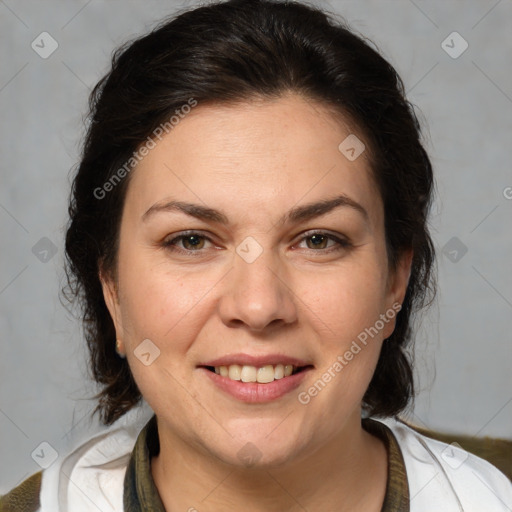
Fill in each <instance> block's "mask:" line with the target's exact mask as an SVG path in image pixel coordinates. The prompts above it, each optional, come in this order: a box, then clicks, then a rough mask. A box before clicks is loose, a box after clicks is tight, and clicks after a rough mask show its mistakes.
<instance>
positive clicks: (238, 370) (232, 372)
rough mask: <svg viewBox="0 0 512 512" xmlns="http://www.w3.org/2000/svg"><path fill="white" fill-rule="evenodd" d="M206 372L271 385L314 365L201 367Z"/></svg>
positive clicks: (230, 378) (240, 380)
mask: <svg viewBox="0 0 512 512" xmlns="http://www.w3.org/2000/svg"><path fill="white" fill-rule="evenodd" d="M200 368H205V369H206V370H208V371H210V372H212V373H215V374H217V375H219V376H220V377H224V378H226V379H229V380H232V381H239V382H242V383H254V382H257V383H258V384H270V383H272V382H274V381H276V380H281V379H286V378H288V377H291V376H293V375H296V374H298V373H301V372H304V371H306V370H309V369H311V368H313V365H303V366H298V365H292V364H284V363H278V364H275V365H273V364H266V365H262V366H253V365H239V364H230V365H219V366H208V365H204V366H200Z"/></svg>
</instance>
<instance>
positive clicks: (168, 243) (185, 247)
mask: <svg viewBox="0 0 512 512" xmlns="http://www.w3.org/2000/svg"><path fill="white" fill-rule="evenodd" d="M205 241H208V242H211V240H210V238H208V237H207V236H205V235H202V234H200V233H198V232H197V231H187V232H186V233H183V234H181V235H179V236H177V237H174V238H172V239H170V240H165V241H164V242H163V244H162V245H163V246H164V247H165V248H167V249H169V250H171V251H178V252H188V253H190V252H200V251H201V250H202V249H204V245H205V243H206V242H205ZM178 244H182V246H181V247H179V246H178Z"/></svg>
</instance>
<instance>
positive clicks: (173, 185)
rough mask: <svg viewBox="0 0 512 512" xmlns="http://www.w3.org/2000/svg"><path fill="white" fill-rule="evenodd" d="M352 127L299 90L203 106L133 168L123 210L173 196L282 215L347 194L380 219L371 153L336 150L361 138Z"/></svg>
mask: <svg viewBox="0 0 512 512" xmlns="http://www.w3.org/2000/svg"><path fill="white" fill-rule="evenodd" d="M354 132H357V130H356V128H355V127H354V126H350V124H349V123H348V122H347V121H346V120H345V119H343V118H341V117H338V118H336V119H335V118H334V116H333V115H332V114H331V113H330V112H329V111H328V110H327V109H326V108H325V107H323V106H322V105H321V104H319V103H316V102H313V101H311V100H306V99H304V98H302V97H300V96H297V95H288V96H286V97H283V98H279V99H276V100H271V101H270V100H259V101H251V102H246V103H241V104H236V105H225V104H222V105H198V106H196V107H195V108H194V109H193V110H192V111H191V112H190V113H189V114H187V115H185V116H183V118H182V119H181V120H180V121H179V123H178V124H176V125H175V126H174V128H173V129H172V130H171V131H170V132H169V133H168V134H167V135H165V136H164V137H163V138H162V139H161V140H160V141H159V142H157V144H156V147H155V148H154V149H152V150H151V151H150V152H149V153H148V154H147V155H146V156H145V157H144V158H143V160H142V161H141V162H140V163H139V164H138V165H137V167H136V169H135V170H134V171H132V176H131V180H130V185H129V188H128V194H127V198H126V203H127V205H126V207H127V208H128V207H129V209H130V210H133V211H134V212H137V213H138V214H140V215H142V214H143V213H144V212H145V211H146V210H147V209H148V208H150V207H151V206H152V205H153V204H154V203H156V202H159V201H162V200H165V199H166V198H171V197H172V198H174V199H179V200H188V201H191V202H194V203H202V204H203V205H208V206H214V207H216V208H219V207H220V208H222V209H223V210H225V211H228V210H229V209H230V208H231V209H232V210H233V214H235V215H236V214H242V215H247V214H248V212H250V213H251V217H254V218H256V217H257V215H258V213H261V214H262V215H276V216H279V217H280V216H281V213H282V211H284V210H287V209H289V208H291V207H292V206H294V205H295V204H297V203H298V202H304V203H309V202H312V201H314V200H318V199H325V198H326V197H327V196H328V197H332V196H333V195H337V194H345V195H347V196H349V197H351V198H352V199H354V200H355V201H357V202H359V203H362V204H363V205H364V207H365V209H366V210H367V211H368V212H369V214H370V217H372V216H374V217H375V216H377V217H378V216H379V215H380V213H381V212H380V211H379V202H380V196H379V194H378V190H377V189H376V187H375V184H374V182H373V179H372V176H371V172H370V168H369V164H368V158H367V155H366V154H365V152H364V151H363V153H362V154H361V155H360V156H359V157H358V158H356V159H355V160H350V159H349V158H347V156H346V154H344V153H343V151H340V148H339V146H340V143H342V142H343V141H345V140H346V139H347V137H349V136H350V137H354V136H357V137H358V139H360V140H362V137H361V135H356V133H354ZM348 140H349V141H351V140H352V139H350V138H349V139H348ZM345 145H346V144H345ZM342 149H344V146H343V144H342ZM356 149H360V148H356ZM242 205H243V208H240V207H241V206H242Z"/></svg>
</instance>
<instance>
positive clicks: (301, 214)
mask: <svg viewBox="0 0 512 512" xmlns="http://www.w3.org/2000/svg"><path fill="white" fill-rule="evenodd" d="M341 207H345V208H351V209H352V210H355V211H357V212H358V213H359V214H360V215H361V216H362V217H363V218H364V221H365V222H366V223H369V220H370V218H369V215H368V212H367V211H366V210H365V209H364V207H363V206H362V205H360V204H359V203H358V202H356V201H354V200H353V199H351V198H350V197H348V196H346V195H340V196H336V197H334V198H332V199H324V200H322V201H317V202H314V203H308V204H305V205H302V206H297V207H295V208H292V209H291V210H289V211H288V212H286V213H285V214H284V215H283V216H282V217H281V218H280V219H279V221H278V224H288V223H290V224H296V223H298V222H303V221H306V220H310V219H314V218H316V217H320V216H322V215H325V214H327V213H329V212H331V211H332V210H334V209H336V208H341ZM176 211H177V212H182V213H185V214H186V215H189V216H191V217H195V218H196V219H200V220H206V221H213V222H216V223H218V224H223V225H228V224H229V219H228V218H227V216H226V215H225V214H224V213H223V212H221V211H219V210H215V209H214V208H209V207H207V206H202V205H199V204H193V203H186V202H183V201H165V202H160V203H156V204H154V205H153V206H151V207H150V208H149V209H148V210H147V211H146V212H145V213H144V214H143V215H142V220H143V221H144V222H145V221H147V220H148V219H149V218H150V217H152V216H153V215H155V214H156V213H160V212H176Z"/></svg>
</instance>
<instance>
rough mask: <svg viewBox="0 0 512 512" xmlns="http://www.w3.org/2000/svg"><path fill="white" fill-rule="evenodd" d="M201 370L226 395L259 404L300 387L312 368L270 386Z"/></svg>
mask: <svg viewBox="0 0 512 512" xmlns="http://www.w3.org/2000/svg"><path fill="white" fill-rule="evenodd" d="M199 369H200V370H202V371H203V372H206V374H207V376H208V377H209V378H210V379H211V381H212V382H213V383H214V384H215V385H216V386H218V387H219V388H220V389H221V390H222V391H224V392H225V393H228V394H229V395H231V396H232V397H234V398H236V399H237V400H240V401H242V402H248V403H254V404H259V403H265V402H271V401H272V400H277V399H278V398H281V397H282V396H284V395H286V394H287V393H290V392H291V391H293V390H294V389H296V388H297V387H299V386H300V384H301V382H302V381H303V379H304V378H305V376H306V374H307V373H308V371H309V370H311V369H312V368H306V369H304V370H302V371H301V372H299V373H295V374H294V375H290V376H289V377H283V378H282V379H277V380H274V381H273V382H269V383H268V384H260V383H258V382H242V381H239V380H231V379H229V378H228V377H221V376H220V375H218V374H216V373H215V372H212V371H210V370H207V369H206V368H199Z"/></svg>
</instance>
